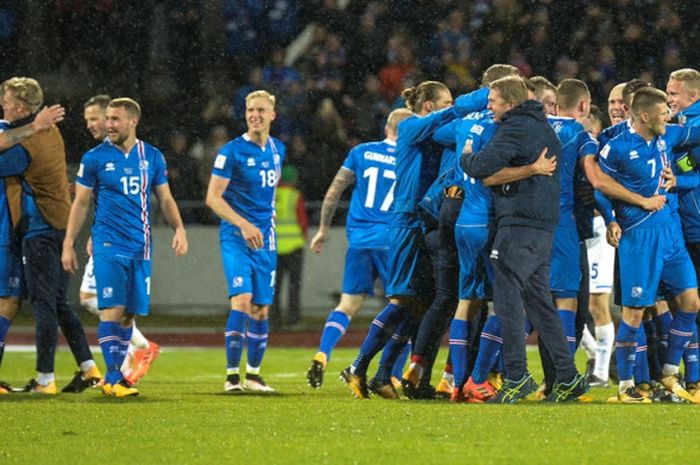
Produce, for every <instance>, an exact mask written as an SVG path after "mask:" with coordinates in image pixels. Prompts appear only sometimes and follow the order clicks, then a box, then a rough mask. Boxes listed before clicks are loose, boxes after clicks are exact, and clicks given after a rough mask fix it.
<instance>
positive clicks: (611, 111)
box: [608, 84, 627, 125]
mask: <svg viewBox="0 0 700 465" xmlns="http://www.w3.org/2000/svg"><path fill="white" fill-rule="evenodd" d="M623 87H624V84H620V85H617V86H615V87H613V89H612V90H611V91H610V95H609V96H608V118H610V124H612V125H615V124H617V123H620V122H622V121H624V120H625V118H627V111H626V108H625V102H624V101H623V100H622V89H623Z"/></svg>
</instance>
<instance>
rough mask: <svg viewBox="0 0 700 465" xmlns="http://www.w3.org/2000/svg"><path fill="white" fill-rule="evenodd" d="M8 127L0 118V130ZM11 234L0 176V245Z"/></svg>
mask: <svg viewBox="0 0 700 465" xmlns="http://www.w3.org/2000/svg"><path fill="white" fill-rule="evenodd" d="M9 127H10V123H9V122H7V121H5V120H0V132H5V131H6V130H7V129H8V128H9ZM11 234H12V219H11V218H10V207H9V206H8V204H7V193H6V192H5V178H0V246H7V245H10V236H11Z"/></svg>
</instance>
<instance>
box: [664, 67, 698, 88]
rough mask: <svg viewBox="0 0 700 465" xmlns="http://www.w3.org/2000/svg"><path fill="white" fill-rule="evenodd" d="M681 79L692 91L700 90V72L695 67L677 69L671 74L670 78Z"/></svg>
mask: <svg viewBox="0 0 700 465" xmlns="http://www.w3.org/2000/svg"><path fill="white" fill-rule="evenodd" d="M670 79H673V80H674V81H681V82H684V83H685V87H686V88H687V89H688V90H690V91H696V92H700V72H698V71H697V70H695V69H693V68H683V69H677V70H676V71H674V72H672V73H671V75H670V76H669V80H670Z"/></svg>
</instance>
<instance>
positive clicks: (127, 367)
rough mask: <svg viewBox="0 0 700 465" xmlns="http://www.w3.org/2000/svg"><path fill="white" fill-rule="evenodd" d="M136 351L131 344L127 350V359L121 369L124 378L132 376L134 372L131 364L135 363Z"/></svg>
mask: <svg viewBox="0 0 700 465" xmlns="http://www.w3.org/2000/svg"><path fill="white" fill-rule="evenodd" d="M134 350H135V349H134V346H133V345H131V344H129V348H128V349H127V350H126V357H124V361H123V362H122V366H121V367H120V369H121V371H122V374H123V375H124V376H128V375H130V374H131V372H132V371H133V369H132V368H131V364H132V363H133V361H134Z"/></svg>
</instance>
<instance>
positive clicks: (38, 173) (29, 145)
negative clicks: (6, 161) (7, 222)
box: [5, 126, 70, 229]
mask: <svg viewBox="0 0 700 465" xmlns="http://www.w3.org/2000/svg"><path fill="white" fill-rule="evenodd" d="M20 145H21V146H22V147H23V148H24V149H25V150H26V151H27V153H28V154H29V167H28V168H27V171H25V172H24V175H23V176H22V177H10V178H6V180H5V184H6V191H7V202H8V204H9V207H10V216H11V218H12V225H13V227H16V226H17V225H18V224H19V219H20V217H21V214H22V179H24V181H25V182H26V183H27V184H28V185H29V187H30V188H31V190H32V193H33V195H34V199H35V201H36V204H37V206H38V208H39V212H40V213H41V216H42V217H43V219H44V221H46V222H47V223H48V224H49V225H50V226H52V227H53V228H56V229H66V225H67V224H68V212H69V211H70V194H69V193H68V176H67V174H66V152H65V147H64V145H63V137H61V132H60V131H59V130H58V128H56V127H55V126H54V127H53V128H51V129H49V130H48V131H41V132H39V133H36V134H35V135H33V136H32V137H29V138H27V139H25V140H24V141H23V142H21V144H20Z"/></svg>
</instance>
